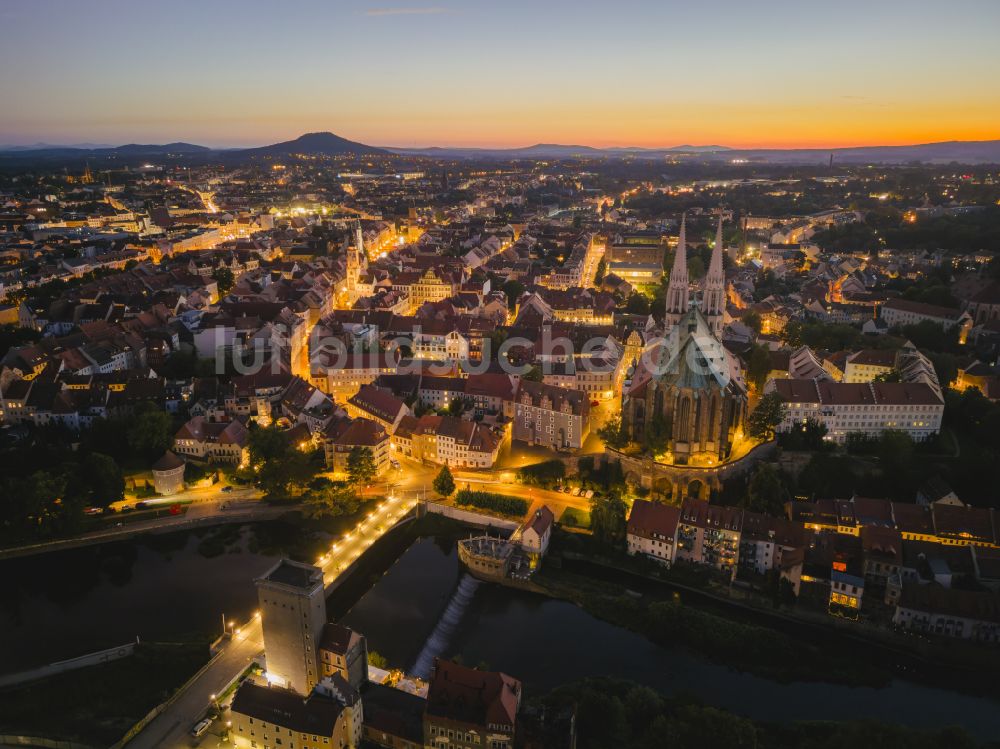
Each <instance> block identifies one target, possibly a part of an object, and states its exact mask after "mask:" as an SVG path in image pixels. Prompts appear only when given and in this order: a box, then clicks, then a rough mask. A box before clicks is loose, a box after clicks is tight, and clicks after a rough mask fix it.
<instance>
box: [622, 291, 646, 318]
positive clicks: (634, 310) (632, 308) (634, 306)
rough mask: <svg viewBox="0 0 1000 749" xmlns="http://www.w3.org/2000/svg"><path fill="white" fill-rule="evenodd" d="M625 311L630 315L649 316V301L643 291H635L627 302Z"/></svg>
mask: <svg viewBox="0 0 1000 749" xmlns="http://www.w3.org/2000/svg"><path fill="white" fill-rule="evenodd" d="M625 311H626V312H628V313H629V314H630V315H648V314H649V299H648V298H647V297H646V295H645V294H643V293H642V292H641V291H633V292H632V293H631V294H629V297H628V301H626V302H625Z"/></svg>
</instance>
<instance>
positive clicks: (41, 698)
mask: <svg viewBox="0 0 1000 749" xmlns="http://www.w3.org/2000/svg"><path fill="white" fill-rule="evenodd" d="M208 658H209V653H208V647H207V645H203V644H190V643H182V644H169V643H158V644H146V643H144V644H141V645H138V646H137V647H136V651H135V654H134V655H132V656H130V657H128V658H123V659H121V660H118V661H114V662H111V663H106V664H102V665H99V666H90V667H88V668H82V669H80V670H78V671H71V672H68V673H64V674H60V675H58V676H54V677H50V678H47V679H41V680H39V681H35V682H32V683H30V684H26V685H22V686H18V687H12V688H10V689H5V690H2V691H0V734H4V733H9V734H21V735H25V736H44V737H45V738H48V739H62V740H70V741H79V742H82V743H84V744H89V745H92V746H110V745H111V744H113V743H115V742H116V741H118V740H119V739H120V738H121V737H122V735H124V733H125V732H126V731H128V730H129V729H130V728H131V727H132V726H133V725H135V723H136V722H137V721H139V720H140V719H141V718H142V717H143V716H145V715H146V714H147V713H148V712H149V711H150V710H152V709H153V708H154V707H156V706H157V705H159V704H160V703H161V702H163V701H165V700H166V699H167V698H168V697H169V696H170V694H172V693H173V691H174V690H176V689H177V688H178V687H179V686H181V685H182V684H183V683H184V682H185V681H187V679H188V678H190V676H191V674H193V673H194V672H196V671H197V670H198V669H199V668H201V666H202V665H204V664H205V663H206V662H207V661H208Z"/></svg>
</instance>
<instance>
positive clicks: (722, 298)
mask: <svg viewBox="0 0 1000 749" xmlns="http://www.w3.org/2000/svg"><path fill="white" fill-rule="evenodd" d="M702 311H703V312H704V313H705V320H706V321H707V322H708V325H709V327H710V328H711V329H712V333H713V334H714V335H715V337H716V338H718V337H719V336H720V335H721V334H722V320H723V317H724V315H725V312H726V273H725V271H724V270H723V269H722V210H721V209H720V210H719V228H718V229H716V231H715V247H713V248H712V260H711V262H710V263H709V264H708V274H707V275H706V276H705V285H704V288H703V291H702Z"/></svg>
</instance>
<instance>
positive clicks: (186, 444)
mask: <svg viewBox="0 0 1000 749" xmlns="http://www.w3.org/2000/svg"><path fill="white" fill-rule="evenodd" d="M249 442H250V435H249V433H248V432H247V428H246V427H245V426H244V425H243V422H241V421H240V420H239V419H233V420H232V421H209V420H208V419H207V418H206V417H204V416H192V417H191V419H190V420H189V421H188V422H187V423H186V424H185V425H184V426H182V427H181V428H180V429H178V430H177V434H175V435H174V447H173V449H174V452H175V453H179V454H180V455H185V456H187V457H189V458H193V459H195V460H204V461H209V462H211V461H215V462H219V463H230V464H233V465H241V464H242V463H245V462H246V460H247V458H248V455H249Z"/></svg>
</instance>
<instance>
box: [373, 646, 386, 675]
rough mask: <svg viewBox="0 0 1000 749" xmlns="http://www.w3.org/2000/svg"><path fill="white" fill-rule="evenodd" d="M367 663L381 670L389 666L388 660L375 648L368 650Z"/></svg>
mask: <svg viewBox="0 0 1000 749" xmlns="http://www.w3.org/2000/svg"><path fill="white" fill-rule="evenodd" d="M368 665H369V666H374V667H375V668H380V669H382V670H383V671H385V670H386V669H387V668H389V661H388V660H386V657H385V656H384V655H382V654H381V653H380V652H378V651H377V650H369V651H368Z"/></svg>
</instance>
